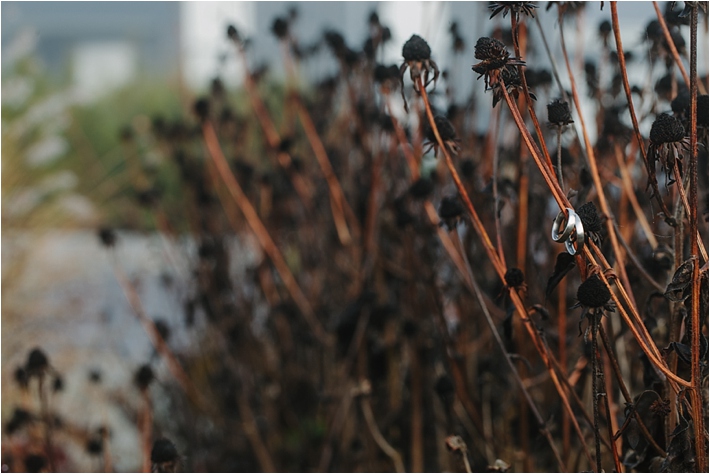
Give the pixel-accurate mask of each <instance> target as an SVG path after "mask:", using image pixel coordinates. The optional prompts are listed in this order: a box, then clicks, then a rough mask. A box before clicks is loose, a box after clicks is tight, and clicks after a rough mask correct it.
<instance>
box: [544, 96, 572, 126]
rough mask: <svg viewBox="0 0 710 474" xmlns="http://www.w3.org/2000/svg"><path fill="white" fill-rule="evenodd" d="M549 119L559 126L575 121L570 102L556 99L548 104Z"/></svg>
mask: <svg viewBox="0 0 710 474" xmlns="http://www.w3.org/2000/svg"><path fill="white" fill-rule="evenodd" d="M547 120H548V122H550V123H551V124H554V125H557V126H564V125H568V124H570V123H574V120H572V112H570V110H569V103H567V102H565V101H563V100H561V99H555V100H553V101H552V102H551V103H549V104H547Z"/></svg>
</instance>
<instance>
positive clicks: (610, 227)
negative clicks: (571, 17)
mask: <svg viewBox="0 0 710 474" xmlns="http://www.w3.org/2000/svg"><path fill="white" fill-rule="evenodd" d="M558 14H559V23H560V45H561V46H562V56H563V58H564V60H565V65H566V66H567V74H568V76H569V81H570V86H571V87H572V99H573V100H574V105H575V107H576V108H577V116H578V118H579V122H580V125H581V128H582V136H583V137H584V146H585V148H586V151H587V161H588V162H589V171H590V173H591V175H592V180H593V181H594V187H595V189H596V190H597V195H598V196H599V204H600V206H601V210H602V212H603V213H604V214H605V215H606V216H607V217H608V219H607V220H606V227H607V231H608V233H609V239H610V240H611V246H612V248H613V249H614V255H615V256H616V262H617V268H618V273H619V278H620V279H621V281H622V283H623V286H624V288H625V290H626V292H627V294H628V295H629V298H630V299H631V301H632V303H633V306H634V307H635V306H636V300H635V298H634V296H633V290H632V288H631V284H630V283H629V278H628V276H627V274H626V268H625V266H624V263H623V262H624V258H623V256H624V254H623V252H622V251H621V248H620V247H619V242H618V241H617V239H616V233H615V232H614V223H613V221H612V219H613V214H612V212H611V208H610V207H609V203H608V202H607V200H606V196H605V195H604V186H603V185H602V182H601V178H600V177H599V169H598V167H597V159H596V157H595V155H594V149H593V148H592V143H591V141H590V140H589V134H588V133H587V127H586V125H585V123H584V114H583V113H582V107H581V105H580V101H579V94H578V93H577V85H576V81H575V79H574V74H573V73H572V67H571V65H570V61H569V56H568V55H567V47H566V45H565V35H564V21H563V19H562V11H561V10H560V6H559V4H558Z"/></svg>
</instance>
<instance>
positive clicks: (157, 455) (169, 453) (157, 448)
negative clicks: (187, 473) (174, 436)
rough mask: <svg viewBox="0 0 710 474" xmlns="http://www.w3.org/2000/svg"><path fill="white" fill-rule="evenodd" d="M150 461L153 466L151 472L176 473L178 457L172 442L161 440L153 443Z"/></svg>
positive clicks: (165, 439) (178, 462)
mask: <svg viewBox="0 0 710 474" xmlns="http://www.w3.org/2000/svg"><path fill="white" fill-rule="evenodd" d="M150 461H151V463H152V464H153V466H152V469H151V471H152V472H177V468H178V466H179V464H180V456H179V455H178V451H177V448H176V447H175V445H174V444H173V442H172V441H170V440H169V439H167V438H161V439H159V440H157V441H155V443H153V449H152V450H151V452H150Z"/></svg>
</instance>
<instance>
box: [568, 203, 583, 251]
mask: <svg viewBox="0 0 710 474" xmlns="http://www.w3.org/2000/svg"><path fill="white" fill-rule="evenodd" d="M570 216H572V217H574V220H575V223H574V232H573V233H572V234H571V235H570V237H569V239H567V240H566V241H565V248H566V249H567V253H569V254H570V255H576V254H577V252H581V251H582V248H584V225H582V219H580V217H579V216H578V215H577V214H576V213H575V212H574V211H572V212H571V213H570ZM575 244H577V247H576V248H575Z"/></svg>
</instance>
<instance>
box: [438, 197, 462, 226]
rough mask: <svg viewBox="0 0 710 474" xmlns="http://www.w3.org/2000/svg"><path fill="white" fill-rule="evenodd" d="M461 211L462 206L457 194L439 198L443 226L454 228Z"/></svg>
mask: <svg viewBox="0 0 710 474" xmlns="http://www.w3.org/2000/svg"><path fill="white" fill-rule="evenodd" d="M463 212H464V211H463V206H462V205H461V202H460V201H459V199H458V197H457V196H451V197H449V196H446V197H444V198H443V199H442V200H441V204H439V218H441V225H443V226H445V227H446V228H447V229H448V230H452V229H454V228H455V227H456V224H458V223H459V222H460V221H461V217H462V216H463Z"/></svg>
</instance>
